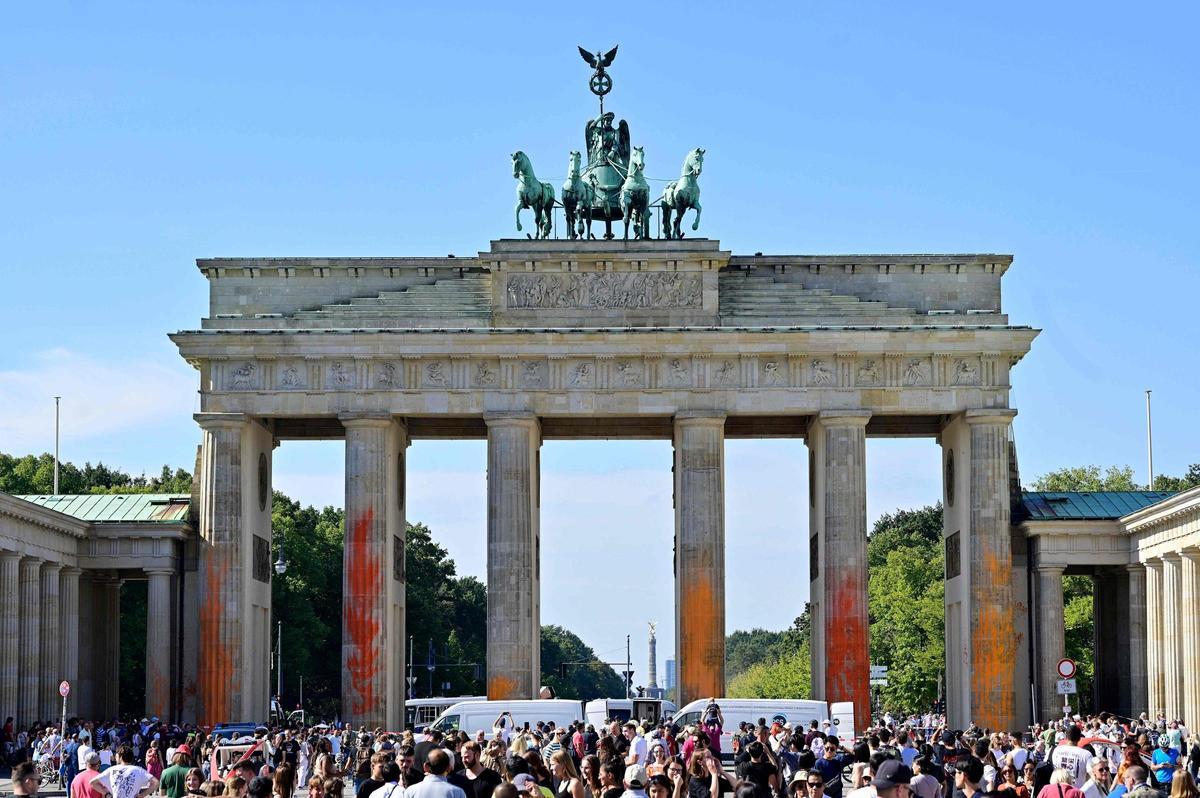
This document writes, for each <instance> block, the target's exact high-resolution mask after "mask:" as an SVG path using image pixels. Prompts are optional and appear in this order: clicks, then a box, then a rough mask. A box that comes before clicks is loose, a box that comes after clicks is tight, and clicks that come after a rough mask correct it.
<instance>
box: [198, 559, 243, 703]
mask: <svg viewBox="0 0 1200 798" xmlns="http://www.w3.org/2000/svg"><path fill="white" fill-rule="evenodd" d="M209 556H210V560H209V562H208V563H207V565H206V568H205V574H204V601H203V603H202V604H201V605H200V662H199V679H200V704H201V717H202V722H204V723H206V724H213V723H219V722H221V721H225V720H228V719H229V717H230V715H229V713H230V712H232V711H234V709H235V708H234V707H230V706H229V685H230V683H231V682H232V681H233V654H232V652H231V651H230V646H229V643H228V633H229V630H227V629H225V610H226V607H225V596H224V593H225V584H226V582H227V581H228V578H229V560H228V559H227V558H226V557H224V556H222V552H220V551H218V550H217V547H215V546H214V547H213V551H212V553H211V554H210V555H209Z"/></svg>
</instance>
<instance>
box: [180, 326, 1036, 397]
mask: <svg viewBox="0 0 1200 798" xmlns="http://www.w3.org/2000/svg"><path fill="white" fill-rule="evenodd" d="M1036 334H1037V333H1036V331H1035V330H1032V329H1029V328H1001V329H992V328H981V329H975V330H920V331H917V330H903V331H887V330H879V331H869V330H822V331H816V330H814V331H774V332H768V331H761V332H752V331H735V330H729V331H707V330H687V331H684V330H648V331H645V332H600V331H582V330H581V331H577V332H570V333H567V332H563V331H554V330H547V331H541V332H539V331H536V330H520V331H503V332H502V331H495V332H483V331H473V330H467V331H462V332H448V331H436V332H435V331H415V330H408V331H404V332H399V331H387V332H381V331H374V332H373V331H354V332H353V333H349V332H318V331H313V332H304V333H294V334H285V335H282V336H281V335H279V334H270V333H259V332H241V333H216V332H191V333H189V332H184V333H177V334H175V335H173V336H172V340H174V341H175V342H176V344H178V345H179V347H180V351H181V353H182V354H183V355H184V356H185V357H186V358H187V359H188V360H189V361H190V362H192V363H193V364H195V365H197V366H198V367H200V369H201V375H202V376H201V388H202V407H203V410H204V411H205V412H246V413H258V414H262V413H264V412H266V411H267V410H268V407H267V406H264V404H263V401H264V400H267V401H268V404H269V406H270V407H269V410H270V412H271V413H272V414H281V415H312V414H327V413H336V412H339V411H341V410H346V409H372V410H379V411H387V412H393V413H397V414H421V415H424V414H431V413H432V414H445V413H450V414H457V413H482V412H484V411H486V410H489V409H494V408H495V407H497V406H505V407H508V406H512V405H513V404H514V403H515V402H524V403H527V405H528V406H529V408H530V409H534V410H537V411H538V412H539V413H545V414H547V415H555V414H563V413H566V414H578V413H580V412H586V413H597V414H604V413H621V412H628V410H629V407H630V405H631V404H633V405H636V406H637V407H638V408H640V409H641V410H642V411H643V412H658V413H671V412H674V411H675V410H677V409H689V408H696V407H709V408H712V407H720V408H722V409H725V410H727V411H728V412H730V413H763V412H780V411H787V412H791V413H801V414H802V413H806V412H816V411H818V410H821V409H830V408H836V407H856V408H866V409H871V410H873V411H877V412H880V413H889V412H892V413H896V412H899V413H906V412H907V413H950V412H956V411H958V410H961V409H964V408H968V407H1003V406H1005V404H1006V401H1007V395H1008V391H1009V388H1010V384H1009V369H1010V368H1011V366H1012V365H1013V364H1014V363H1015V362H1016V361H1017V360H1019V359H1020V358H1021V356H1023V355H1024V353H1025V352H1026V351H1028V347H1029V345H1030V343H1031V342H1032V340H1033V338H1034V337H1035V336H1036ZM918 341H919V342H923V343H924V345H925V348H924V349H923V350H922V349H920V348H918V346H917V345H916V344H917V342H918ZM326 352H328V353H329V354H324V353H326ZM334 353H336V354H334ZM564 394H565V395H568V396H574V397H576V398H575V399H574V400H572V403H569V404H568V405H563V404H562V398H561V397H562V395H564ZM268 397H269V399H268ZM580 401H583V402H586V404H585V405H580V404H578V402H580ZM351 404H352V406H351ZM584 407H586V408H587V409H586V410H584V409H583V408H584Z"/></svg>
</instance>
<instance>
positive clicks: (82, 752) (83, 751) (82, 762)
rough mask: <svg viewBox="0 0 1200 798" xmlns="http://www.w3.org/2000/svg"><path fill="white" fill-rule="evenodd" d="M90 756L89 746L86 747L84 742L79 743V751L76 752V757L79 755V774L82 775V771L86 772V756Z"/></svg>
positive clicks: (90, 749)
mask: <svg viewBox="0 0 1200 798" xmlns="http://www.w3.org/2000/svg"><path fill="white" fill-rule="evenodd" d="M91 754H92V747H91V746H90V745H88V744H87V743H86V742H81V743H80V744H79V751H78V755H79V772H80V773H82V772H83V771H85V770H87V758H88V756H90V755H91Z"/></svg>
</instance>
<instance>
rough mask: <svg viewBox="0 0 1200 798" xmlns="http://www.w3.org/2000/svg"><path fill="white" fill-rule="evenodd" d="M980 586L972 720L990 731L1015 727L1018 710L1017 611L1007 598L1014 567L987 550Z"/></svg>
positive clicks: (977, 589) (973, 657) (974, 642)
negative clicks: (1015, 682)
mask: <svg viewBox="0 0 1200 798" xmlns="http://www.w3.org/2000/svg"><path fill="white" fill-rule="evenodd" d="M982 554H983V558H982V559H983V562H982V563H981V565H982V569H981V573H980V574H979V575H978V577H977V578H979V579H980V582H979V583H978V584H976V585H974V586H973V588H972V593H974V594H975V595H974V596H972V600H973V602H974V604H975V624H974V628H973V629H972V630H971V632H972V635H971V636H972V643H971V646H970V654H971V695H972V696H973V703H974V706H972V707H971V720H972V721H974V722H975V723H976V724H977V725H979V726H980V727H984V728H990V729H1007V728H1010V727H1011V726H1012V717H1011V716H1010V714H1011V713H1010V710H1009V708H1010V707H1012V706H1014V703H1013V700H1014V689H1013V668H1014V664H1015V663H1014V662H1013V656H1014V654H1013V652H1014V651H1015V645H1016V641H1015V639H1014V637H1013V608H1012V605H1011V603H1009V601H1007V599H1006V595H1007V594H1009V593H1010V592H1011V587H1010V585H1011V582H1010V580H1011V574H1012V563H1011V561H1007V562H1006V561H1005V558H1003V557H1000V556H998V555H997V554H996V553H995V552H993V551H989V550H984V551H983V552H982Z"/></svg>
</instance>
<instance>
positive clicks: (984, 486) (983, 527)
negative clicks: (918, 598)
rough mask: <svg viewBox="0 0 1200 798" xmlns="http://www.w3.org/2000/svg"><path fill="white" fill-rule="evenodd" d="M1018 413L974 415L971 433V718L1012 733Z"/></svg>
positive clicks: (968, 414) (974, 412) (970, 412)
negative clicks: (1012, 434) (1013, 471)
mask: <svg viewBox="0 0 1200 798" xmlns="http://www.w3.org/2000/svg"><path fill="white" fill-rule="evenodd" d="M1016 414H1017V411H1015V410H1007V409H989V410H968V411H967V412H966V414H965V419H964V420H965V421H966V423H967V426H968V427H969V429H970V436H971V459H970V468H971V475H970V493H971V504H970V522H971V536H970V542H969V551H970V575H971V583H970V617H971V627H972V630H973V634H972V635H971V637H970V641H971V670H970V685H971V706H970V718H971V719H972V720H974V721H975V722H976V723H978V724H979V725H980V726H981V727H984V728H992V729H1011V728H1012V727H1013V717H1014V715H1015V713H1016V695H1015V684H1014V681H1013V670H1012V662H1013V652H1014V650H1015V640H1014V629H1013V607H1012V530H1011V528H1010V527H1011V516H1010V506H1009V503H1010V501H1011V498H1010V494H1009V457H1008V436H1009V431H1010V430H1011V428H1012V420H1013V417H1014V416H1015V415H1016Z"/></svg>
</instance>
